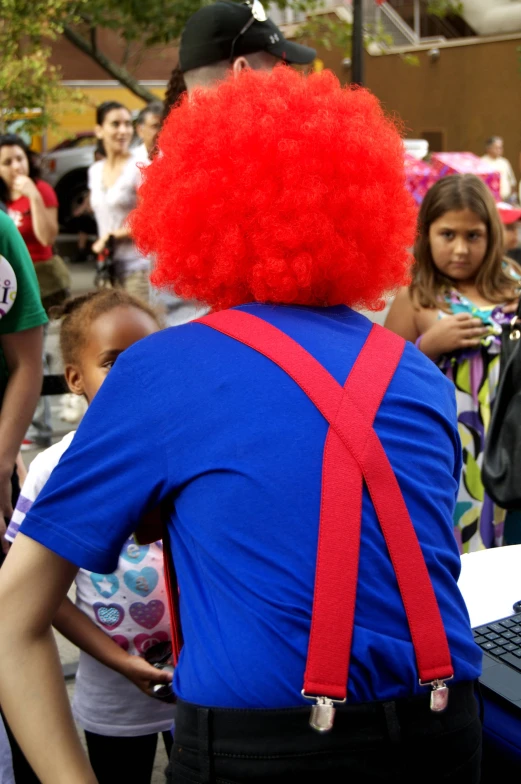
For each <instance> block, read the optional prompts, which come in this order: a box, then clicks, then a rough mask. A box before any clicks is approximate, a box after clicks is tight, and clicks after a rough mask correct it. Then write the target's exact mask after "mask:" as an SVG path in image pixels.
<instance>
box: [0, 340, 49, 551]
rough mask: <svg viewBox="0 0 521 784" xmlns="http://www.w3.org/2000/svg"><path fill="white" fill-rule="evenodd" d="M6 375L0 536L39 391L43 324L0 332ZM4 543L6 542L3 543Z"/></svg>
mask: <svg viewBox="0 0 521 784" xmlns="http://www.w3.org/2000/svg"><path fill="white" fill-rule="evenodd" d="M0 346H1V347H2V350H3V352H4V356H5V360H6V364H7V369H8V372H9V378H8V381H7V386H6V389H5V394H4V399H3V402H2V409H1V412H0V538H1V539H2V542H3V535H4V534H5V522H4V518H7V519H9V518H10V517H11V515H12V513H13V509H12V505H11V476H12V473H13V468H14V465H15V463H16V458H17V455H18V450H19V449H20V444H21V443H22V441H23V437H24V435H25V433H26V432H27V428H28V427H29V425H30V424H31V419H32V416H33V414H34V409H35V408H36V404H37V402H38V398H39V397H40V393H41V391H42V374H43V370H42V350H43V327H34V328H33V329H25V330H23V331H22V332H12V333H10V334H8V335H1V336H0ZM4 546H5V545H4Z"/></svg>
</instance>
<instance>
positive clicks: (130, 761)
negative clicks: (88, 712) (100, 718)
mask: <svg viewBox="0 0 521 784" xmlns="http://www.w3.org/2000/svg"><path fill="white" fill-rule="evenodd" d="M85 740H86V741H87V749H88V751H89V759H90V764H91V765H92V769H93V770H94V773H95V774H96V778H97V780H98V784H117V782H121V784H150V779H151V778H152V769H153V767H154V759H155V756H156V749H157V734H154V735H142V736H140V737H137V738H113V737H108V736H106V735H96V734H95V733H94V732H85ZM163 741H164V744H165V748H166V753H167V754H168V755H169V754H170V752H171V749H172V734H171V733H170V732H163ZM17 784H18V782H17Z"/></svg>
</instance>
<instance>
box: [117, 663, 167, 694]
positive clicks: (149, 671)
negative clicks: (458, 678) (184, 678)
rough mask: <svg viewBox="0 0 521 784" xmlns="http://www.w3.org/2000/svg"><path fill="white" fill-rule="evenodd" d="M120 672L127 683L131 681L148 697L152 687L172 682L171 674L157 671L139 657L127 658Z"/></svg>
mask: <svg viewBox="0 0 521 784" xmlns="http://www.w3.org/2000/svg"><path fill="white" fill-rule="evenodd" d="M120 672H121V674H122V675H124V676H125V677H126V678H128V679H129V681H132V683H134V684H135V685H136V686H137V687H138V689H140V690H141V691H143V692H145V694H148V695H149V696H150V694H151V689H152V686H155V685H156V684H166V683H170V682H171V681H172V674H171V673H170V672H168V671H166V670H159V669H158V668H157V667H154V666H153V665H152V664H149V663H148V662H147V661H145V659H142V658H141V656H130V655H129V656H127V658H126V659H125V663H124V665H123V666H122V667H121V669H120Z"/></svg>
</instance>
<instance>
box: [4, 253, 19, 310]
mask: <svg viewBox="0 0 521 784" xmlns="http://www.w3.org/2000/svg"><path fill="white" fill-rule="evenodd" d="M17 291H18V282H17V280H16V275H15V274H14V269H13V268H12V266H11V265H10V264H9V262H8V261H7V259H6V258H4V256H0V318H3V317H4V316H5V315H6V314H7V313H9V311H10V310H11V308H12V307H13V305H14V302H15V299H16V294H17Z"/></svg>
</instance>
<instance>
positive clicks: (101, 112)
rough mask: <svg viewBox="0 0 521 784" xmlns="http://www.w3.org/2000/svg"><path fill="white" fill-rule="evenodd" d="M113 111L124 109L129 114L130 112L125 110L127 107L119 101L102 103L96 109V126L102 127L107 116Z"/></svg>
mask: <svg viewBox="0 0 521 784" xmlns="http://www.w3.org/2000/svg"><path fill="white" fill-rule="evenodd" d="M114 109H126V111H127V112H128V113H129V114H130V110H129V109H127V107H126V106H124V105H123V104H122V103H119V101H103V103H100V105H99V106H97V107H96V123H97V125H103V123H104V122H105V117H106V116H107V114H108V113H109V112H112V111H113V110H114Z"/></svg>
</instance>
